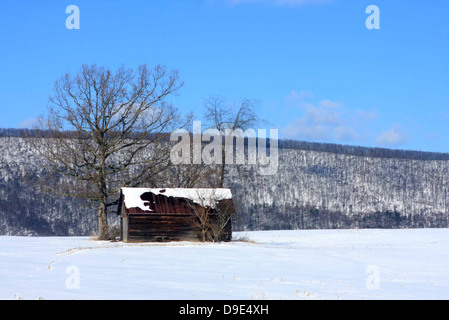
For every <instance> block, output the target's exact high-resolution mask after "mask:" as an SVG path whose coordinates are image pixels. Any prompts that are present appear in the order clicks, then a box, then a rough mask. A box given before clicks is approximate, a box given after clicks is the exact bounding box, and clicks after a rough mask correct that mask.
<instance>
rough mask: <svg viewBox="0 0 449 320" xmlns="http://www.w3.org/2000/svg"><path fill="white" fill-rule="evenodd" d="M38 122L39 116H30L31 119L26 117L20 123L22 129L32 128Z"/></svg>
mask: <svg viewBox="0 0 449 320" xmlns="http://www.w3.org/2000/svg"><path fill="white" fill-rule="evenodd" d="M36 124H37V118H30V119H26V120H24V121H22V122H21V123H20V124H19V128H21V129H32V128H33V127H34V125H36Z"/></svg>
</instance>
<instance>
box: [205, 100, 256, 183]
mask: <svg viewBox="0 0 449 320" xmlns="http://www.w3.org/2000/svg"><path fill="white" fill-rule="evenodd" d="M256 109H257V102H256V101H255V100H251V99H242V100H241V101H240V102H239V103H232V104H229V103H227V102H226V101H225V100H224V99H223V98H221V97H219V96H212V97H210V98H209V99H208V100H206V102H205V119H206V121H207V122H208V125H209V126H210V127H211V128H214V129H217V130H218V131H220V132H221V134H222V136H225V130H226V129H231V131H235V130H237V129H241V130H243V131H245V130H247V129H250V128H252V127H253V126H256V125H258V124H261V123H263V122H265V121H264V120H263V119H261V118H260V117H259V116H258V115H257V112H256ZM225 149H226V148H222V162H221V165H220V168H219V181H218V187H220V188H223V186H224V176H225V166H226V163H225V162H226V161H225V158H226V150H225Z"/></svg>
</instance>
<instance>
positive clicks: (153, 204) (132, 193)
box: [118, 188, 235, 242]
mask: <svg viewBox="0 0 449 320" xmlns="http://www.w3.org/2000/svg"><path fill="white" fill-rule="evenodd" d="M118 214H119V215H120V222H121V223H120V227H121V239H122V241H124V242H141V241H201V240H203V241H204V240H205V232H206V231H207V232H208V234H207V237H209V239H207V240H210V238H211V237H212V238H213V237H215V238H213V240H219V241H230V240H231V238H232V227H231V223H232V222H231V217H232V215H234V214H235V209H234V204H233V201H232V193H231V190H230V189H223V188H215V189H207V188H196V189H195V188H160V189H155V188H122V189H121V193H120V201H119V206H118ZM206 224H207V226H206ZM206 229H207V230H206Z"/></svg>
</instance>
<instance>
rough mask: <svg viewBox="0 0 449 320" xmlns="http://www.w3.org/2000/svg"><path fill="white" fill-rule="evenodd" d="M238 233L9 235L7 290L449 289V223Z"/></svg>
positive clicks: (2, 291) (374, 295) (367, 292)
mask: <svg viewBox="0 0 449 320" xmlns="http://www.w3.org/2000/svg"><path fill="white" fill-rule="evenodd" d="M234 238H235V239H236V241H233V242H230V243H220V244H214V243H207V244H204V243H191V242H176V243H142V244H126V243H121V242H118V243H112V242H100V241H95V240H91V239H89V238H83V237H61V238H55V237H48V238H43V237H40V238H33V237H8V236H2V237H0V299H171V300H175V299H189V300H191V299H213V300H222V299H226V300H235V299H239V300H243V299H245V300H246V299H448V298H449V229H408V230H312V231H257V232H239V233H234ZM243 240H244V241H243Z"/></svg>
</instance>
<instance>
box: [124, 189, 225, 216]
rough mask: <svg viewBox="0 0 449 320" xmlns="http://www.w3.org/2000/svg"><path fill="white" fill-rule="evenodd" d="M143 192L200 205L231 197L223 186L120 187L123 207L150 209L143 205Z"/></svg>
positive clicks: (212, 204) (210, 204) (212, 203)
mask: <svg viewBox="0 0 449 320" xmlns="http://www.w3.org/2000/svg"><path fill="white" fill-rule="evenodd" d="M145 192H151V193H154V194H156V195H160V194H162V195H165V196H167V197H177V198H186V199H189V200H192V201H193V202H195V203H197V204H199V205H202V206H212V207H214V201H219V200H224V199H232V193H231V190H230V189H225V188H215V189H213V188H165V189H164V188H159V189H154V188H122V194H123V196H124V198H125V207H126V208H127V209H130V208H139V209H141V210H143V211H152V210H151V209H150V208H149V207H148V206H145V204H144V202H145V201H144V200H142V199H141V198H140V196H141V195H142V194H143V193H145Z"/></svg>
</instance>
